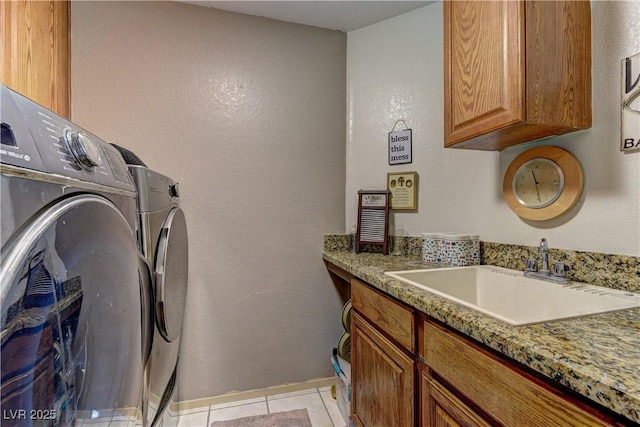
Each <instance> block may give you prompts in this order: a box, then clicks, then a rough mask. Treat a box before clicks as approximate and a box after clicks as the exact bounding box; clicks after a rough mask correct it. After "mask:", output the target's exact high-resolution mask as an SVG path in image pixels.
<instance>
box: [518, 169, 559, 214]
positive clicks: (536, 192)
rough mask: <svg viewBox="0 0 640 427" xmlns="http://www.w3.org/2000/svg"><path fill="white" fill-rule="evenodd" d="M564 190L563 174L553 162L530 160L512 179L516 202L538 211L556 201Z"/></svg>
mask: <svg viewBox="0 0 640 427" xmlns="http://www.w3.org/2000/svg"><path fill="white" fill-rule="evenodd" d="M563 189H564V174H563V173H562V169H561V168H560V167H559V166H558V165H557V164H556V163H555V162H553V161H551V160H549V159H544V158H536V159H531V160H529V161H528V162H526V163H524V164H523V165H522V166H520V167H519V168H518V170H517V171H516V173H515V176H514V177H513V193H514V194H515V196H516V199H517V200H518V202H519V203H520V204H521V205H523V206H526V207H528V208H532V209H540V208H544V207H546V206H549V205H551V204H552V203H553V202H555V201H556V200H558V197H560V194H562V190H563Z"/></svg>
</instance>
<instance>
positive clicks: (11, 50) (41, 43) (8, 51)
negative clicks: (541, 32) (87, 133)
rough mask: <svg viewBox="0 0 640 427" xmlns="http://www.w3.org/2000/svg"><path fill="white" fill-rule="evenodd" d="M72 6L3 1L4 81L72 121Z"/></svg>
mask: <svg viewBox="0 0 640 427" xmlns="http://www.w3.org/2000/svg"><path fill="white" fill-rule="evenodd" d="M69 13H70V3H69V2H68V1H35V0H32V1H2V2H0V15H1V22H2V30H1V31H2V42H1V43H2V55H0V81H1V82H2V83H3V84H4V85H5V86H8V87H10V88H11V89H13V90H15V91H16V92H19V93H21V94H22V95H24V96H26V97H28V98H31V99H32V100H34V101H35V102H37V103H39V104H41V105H42V106H44V107H46V108H48V109H50V110H52V111H54V112H56V113H57V114H59V115H61V116H63V117H66V118H70V116H71V107H70V104H71V102H70V76H69V74H70V55H69V52H70V33H69Z"/></svg>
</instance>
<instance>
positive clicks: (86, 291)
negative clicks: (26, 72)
mask: <svg viewBox="0 0 640 427" xmlns="http://www.w3.org/2000/svg"><path fill="white" fill-rule="evenodd" d="M0 101H1V108H0V122H1V130H2V140H1V145H0V160H1V164H0V173H1V175H0V176H1V180H0V183H1V192H0V197H1V202H2V203H1V206H2V211H1V223H2V226H1V233H0V244H1V252H0V297H1V299H0V308H1V310H0V316H1V317H0V327H1V332H0V339H1V345H2V347H1V352H0V357H1V359H2V364H1V371H2V375H1V378H2V382H1V384H0V400H1V406H2V413H3V415H2V416H3V419H2V425H3V426H5V425H7V426H11V425H17V426H33V425H75V424H82V423H83V422H84V420H91V421H92V422H98V423H100V422H105V424H101V425H106V423H107V422H113V421H118V422H120V423H121V424H123V425H134V424H136V423H137V424H140V423H141V422H142V419H143V418H144V414H143V413H142V412H143V405H142V402H143V400H144V393H145V390H146V388H145V384H144V380H145V377H144V368H145V366H146V362H147V360H148V355H149V352H150V343H151V333H152V329H151V328H150V327H151V324H150V322H149V320H148V319H149V316H150V312H151V301H150V296H151V290H150V284H151V283H150V280H151V278H150V271H149V267H148V265H147V264H146V262H145V260H144V258H143V257H142V256H141V254H140V252H139V250H138V247H137V242H136V238H135V235H136V233H135V228H136V223H137V221H136V191H135V186H134V184H133V182H132V179H131V177H130V175H129V174H128V171H127V167H126V165H125V163H124V161H123V159H122V157H121V156H120V154H119V153H118V152H117V151H116V150H115V149H114V148H113V147H111V146H110V145H108V144H106V143H105V142H104V141H102V140H100V139H99V138H98V137H96V136H95V135H92V134H91V133H89V132H87V131H85V130H83V129H81V128H79V127H77V126H75V125H74V124H72V123H71V122H69V121H67V120H65V119H64V118H62V117H60V116H58V115H56V114H54V113H52V112H51V111H49V110H47V109H45V108H43V107H41V106H39V105H37V104H36V103H34V102H32V101H30V100H28V99H27V98H25V97H23V96H21V95H19V94H17V93H15V92H13V91H11V90H9V89H8V88H6V87H4V86H1V85H0Z"/></svg>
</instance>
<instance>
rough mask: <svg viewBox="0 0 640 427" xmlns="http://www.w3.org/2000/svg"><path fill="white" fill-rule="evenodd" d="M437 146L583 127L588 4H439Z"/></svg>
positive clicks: (489, 146)
mask: <svg viewBox="0 0 640 427" xmlns="http://www.w3.org/2000/svg"><path fill="white" fill-rule="evenodd" d="M444 100H445V102H444V110H445V113H444V122H445V147H455V148H470V149H479V150H502V149H504V148H507V147H509V146H512V145H516V144H521V143H524V142H528V141H533V140H536V139H540V138H545V137H549V136H554V135H560V134H563V133H568V132H573V131H576V130H580V129H587V128H590V127H591V8H590V4H589V2H588V1H445V2H444Z"/></svg>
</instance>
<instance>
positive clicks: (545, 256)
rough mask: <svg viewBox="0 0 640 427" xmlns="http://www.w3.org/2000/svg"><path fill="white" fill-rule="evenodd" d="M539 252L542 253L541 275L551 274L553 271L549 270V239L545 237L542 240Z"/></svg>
mask: <svg viewBox="0 0 640 427" xmlns="http://www.w3.org/2000/svg"><path fill="white" fill-rule="evenodd" d="M538 252H540V261H542V268H541V269H540V273H551V270H549V245H547V239H545V238H544V237H543V238H542V239H540V246H538Z"/></svg>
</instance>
